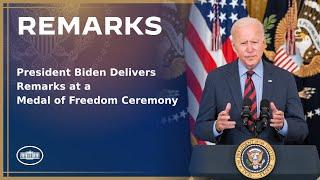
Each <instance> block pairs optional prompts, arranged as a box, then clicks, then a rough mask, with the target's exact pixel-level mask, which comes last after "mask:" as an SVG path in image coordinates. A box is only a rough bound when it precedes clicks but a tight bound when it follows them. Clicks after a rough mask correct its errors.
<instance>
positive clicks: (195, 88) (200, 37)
mask: <svg viewBox="0 0 320 180" xmlns="http://www.w3.org/2000/svg"><path fill="white" fill-rule="evenodd" d="M214 7H218V11H217V10H216V8H214ZM245 16H248V13H247V10H246V2H245V0H220V1H219V0H208V1H207V0H198V1H196V2H195V3H194V4H193V5H192V6H191V10H190V14H189V20H188V22H187V32H186V37H185V43H184V46H185V59H186V62H187V67H186V75H187V80H188V87H187V89H188V102H189V105H188V112H189V117H190V119H189V122H190V130H191V137H192V140H193V142H195V143H197V144H208V142H203V141H198V140H196V138H195V137H194V133H193V131H194V126H195V120H196V117H197V115H198V111H199V103H200V99H201V95H202V91H203V88H204V84H205V80H206V78H207V75H208V73H209V72H210V71H212V70H214V69H215V68H217V67H219V66H222V65H224V64H226V63H230V62H232V61H234V60H235V59H236V58H237V56H236V54H235V53H234V51H233V50H232V46H231V41H230V38H231V37H230V30H231V26H232V24H233V23H234V22H235V21H237V20H238V19H240V18H242V17H245ZM215 17H218V19H216V18H215ZM217 21H218V22H219V25H220V29H219V30H218V34H220V35H221V43H222V44H221V48H220V49H219V50H217V51H213V50H212V47H213V45H212V44H213V38H212V37H213V31H212V29H214V28H213V27H214V26H213V25H214V22H217ZM215 32H216V31H215Z"/></svg>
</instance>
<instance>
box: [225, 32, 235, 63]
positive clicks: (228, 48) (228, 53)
mask: <svg viewBox="0 0 320 180" xmlns="http://www.w3.org/2000/svg"><path fill="white" fill-rule="evenodd" d="M222 52H223V54H224V58H225V59H226V62H227V63H231V62H233V61H235V60H236V59H237V58H238V56H237V54H236V53H235V52H234V51H233V49H232V45H231V41H230V39H229V38H227V39H226V40H225V42H224V43H223V44H222Z"/></svg>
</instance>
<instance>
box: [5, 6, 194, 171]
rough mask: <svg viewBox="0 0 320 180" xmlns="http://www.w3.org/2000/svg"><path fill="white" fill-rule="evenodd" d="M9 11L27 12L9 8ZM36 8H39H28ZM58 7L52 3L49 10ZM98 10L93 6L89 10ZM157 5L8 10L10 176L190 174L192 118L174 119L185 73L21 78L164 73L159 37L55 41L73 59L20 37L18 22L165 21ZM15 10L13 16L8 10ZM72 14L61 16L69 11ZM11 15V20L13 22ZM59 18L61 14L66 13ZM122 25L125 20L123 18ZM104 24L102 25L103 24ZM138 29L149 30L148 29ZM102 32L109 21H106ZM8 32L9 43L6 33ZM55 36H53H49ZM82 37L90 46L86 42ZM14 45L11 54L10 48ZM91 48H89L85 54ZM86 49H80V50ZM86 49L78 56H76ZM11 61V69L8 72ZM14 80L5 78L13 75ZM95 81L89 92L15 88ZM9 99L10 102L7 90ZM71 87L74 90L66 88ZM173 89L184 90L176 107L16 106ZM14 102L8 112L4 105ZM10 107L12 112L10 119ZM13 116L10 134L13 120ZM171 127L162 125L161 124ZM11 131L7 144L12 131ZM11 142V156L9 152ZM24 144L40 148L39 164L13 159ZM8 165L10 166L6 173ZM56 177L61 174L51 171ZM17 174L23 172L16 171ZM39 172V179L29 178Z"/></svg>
mask: <svg viewBox="0 0 320 180" xmlns="http://www.w3.org/2000/svg"><path fill="white" fill-rule="evenodd" d="M10 6H11V7H12V6H22V7H23V6H26V5H23V4H10ZM28 6H31V7H32V6H37V5H28ZM48 6H52V5H48ZM88 6H95V7H88ZM162 7H163V5H159V4H152V5H148V4H132V5H125V4H123V5H117V4H114V5H105V4H104V5H98V7H97V5H90V4H88V5H86V6H84V7H82V8H79V9H78V10H77V11H75V13H74V14H72V13H73V12H72V11H71V10H74V9H71V10H70V11H68V10H67V11H64V10H60V9H59V8H51V9H49V8H48V9H43V8H34V9H33V8H25V9H24V8H19V9H15V8H11V9H4V29H5V31H4V37H5V40H4V42H3V43H4V52H5V53H4V62H3V63H4V67H5V68H4V75H3V77H4V86H5V87H4V127H5V130H4V135H5V136H4V143H5V144H4V158H5V159H4V168H5V169H4V171H10V173H9V174H10V176H34V175H44V176H58V175H60V176H61V175H63V176H68V175H72V176H74V175H79V176H88V175H90V176H91V175H93V176H110V175H112V176H187V175H188V165H189V159H190V150H191V145H190V136H189V127H188V120H187V118H188V117H187V116H185V117H182V116H179V119H176V120H172V118H171V119H170V118H168V117H172V115H174V114H178V115H179V113H180V112H182V111H186V108H187V92H186V80H185V76H184V74H182V75H180V76H177V77H174V78H171V79H165V78H162V77H161V76H160V75H159V74H158V75H157V76H156V77H85V78H75V77H17V75H16V69H17V68H18V67H22V68H25V69H40V68H42V67H43V68H49V67H51V68H55V69H65V68H70V69H73V68H75V67H86V68H89V67H94V68H96V69H107V70H108V69H109V68H110V67H116V68H118V69H122V68H125V67H131V68H132V69H156V70H157V72H159V70H160V68H161V67H160V66H159V62H160V61H161V58H162V56H161V55H159V51H161V48H163V47H162V46H161V44H160V43H159V42H160V41H161V40H162V41H163V37H164V34H163V33H164V31H163V32H162V34H161V35H158V36H147V35H145V36H138V35H135V33H134V32H133V34H132V35H130V36H116V35H111V36H105V35H103V36H97V35H94V33H92V34H91V35H90V36H72V35H70V36H65V37H60V38H64V40H63V41H61V42H59V43H56V44H55V45H54V47H55V48H57V47H61V48H62V49H64V51H65V52H66V53H67V55H66V54H63V53H57V52H55V50H54V49H49V50H47V52H43V51H42V50H41V48H40V46H41V44H40V45H39V43H38V44H37V43H34V42H32V41H31V40H30V39H31V37H30V36H28V35H25V36H24V37H22V36H19V35H18V27H17V26H18V17H20V16H32V17H35V18H37V17H39V16H55V17H57V16H79V17H80V18H81V17H82V18H83V19H86V17H88V16H95V17H99V18H100V17H101V19H102V20H103V18H104V17H105V16H119V17H124V16H130V17H137V16H143V17H148V16H161V15H162V14H163V11H165V8H162ZM7 11H9V12H7ZM66 12H67V13H70V14H67V15H65V14H63V13H66ZM7 13H8V14H9V17H8V19H9V21H7ZM60 13H61V14H60ZM122 19H123V18H122ZM100 22H101V21H100ZM141 24H142V25H141V26H140V28H141V29H142V30H143V29H144V28H143V23H141ZM100 25H101V27H102V28H103V27H104V26H103V25H104V23H100ZM8 26H9V40H8V39H7V38H6V37H7V33H8V32H7V30H6V29H7V27H8ZM51 38H52V37H51ZM81 38H83V39H84V41H80V39H81ZM8 45H9V55H8V54H7V47H8ZM82 46H85V48H82ZM81 48H82V49H81ZM77 49H80V50H77ZM7 56H9V69H7V68H6V67H7ZM8 71H9V72H10V74H9V81H8V80H7V78H8V77H7V75H6V73H7V72H8ZM17 81H20V82H24V83H52V82H54V81H56V82H57V83H65V84H69V83H75V82H80V83H81V84H85V83H90V84H91V87H92V90H91V91H84V90H82V91H68V90H66V91H17V90H16V82H17ZM8 86H9V94H10V96H9V97H8V96H7V91H6V89H7V87H8ZM67 87H68V86H67ZM167 90H174V91H176V92H179V93H178V95H177V97H178V98H179V101H178V104H177V106H176V107H172V106H170V105H122V104H121V103H119V104H118V105H68V104H65V105H54V104H51V105H17V104H16V96H18V95H20V96H23V95H25V96H29V97H36V96H38V95H40V96H49V95H50V96H51V99H53V98H54V97H60V96H63V95H66V96H69V95H75V96H79V97H96V96H102V97H118V98H119V100H120V98H121V97H122V96H124V95H128V96H132V97H166V96H168V94H166V93H164V92H167ZM7 101H9V104H10V105H9V107H7V106H6V104H7ZM7 108H9V114H7V113H6V110H7ZM8 115H9V129H6V127H7V116H8ZM166 118H167V119H168V121H163V119H166ZM8 130H9V142H7V136H6V133H7V131H8ZM8 144H9V149H10V150H9V157H8V158H7V156H6V154H7V152H6V148H7V145H8ZM26 145H34V146H37V147H39V148H40V149H41V150H42V151H43V153H44V159H43V160H42V161H41V162H40V163H39V164H37V165H35V166H25V165H22V164H20V163H19V162H18V161H17V159H16V157H15V155H16V152H17V151H18V149H20V148H21V147H23V146H26ZM7 161H9V167H7ZM53 171H57V173H50V172H53ZM15 172H19V173H15ZM23 172H37V173H32V174H29V173H23Z"/></svg>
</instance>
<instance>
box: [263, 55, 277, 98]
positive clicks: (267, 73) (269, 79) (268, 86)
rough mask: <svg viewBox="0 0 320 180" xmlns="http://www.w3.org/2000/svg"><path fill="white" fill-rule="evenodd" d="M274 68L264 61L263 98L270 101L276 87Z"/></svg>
mask: <svg viewBox="0 0 320 180" xmlns="http://www.w3.org/2000/svg"><path fill="white" fill-rule="evenodd" d="M272 73H273V69H272V67H271V64H269V63H267V62H264V61H263V91H262V99H267V100H269V101H270V99H271V92H272V91H273V89H274V87H273V84H274V82H273V81H274V79H273V74H272Z"/></svg>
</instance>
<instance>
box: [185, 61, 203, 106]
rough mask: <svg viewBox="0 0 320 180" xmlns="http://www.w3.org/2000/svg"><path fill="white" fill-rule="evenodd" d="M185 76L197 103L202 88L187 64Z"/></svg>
mask: <svg viewBox="0 0 320 180" xmlns="http://www.w3.org/2000/svg"><path fill="white" fill-rule="evenodd" d="M186 76H187V79H188V87H189V88H190V90H191V91H192V93H193V94H194V96H195V97H196V99H197V101H198V103H200V99H201V95H202V89H201V86H200V83H199V81H198V80H197V78H196V76H195V75H194V74H193V72H192V70H191V69H190V67H189V66H186Z"/></svg>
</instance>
